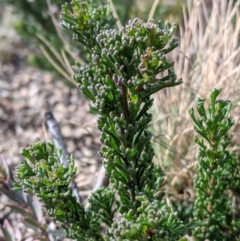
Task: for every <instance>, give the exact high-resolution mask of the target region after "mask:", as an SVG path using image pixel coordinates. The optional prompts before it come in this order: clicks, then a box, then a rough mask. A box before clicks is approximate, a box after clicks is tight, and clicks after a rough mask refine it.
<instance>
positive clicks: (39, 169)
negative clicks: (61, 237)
mask: <svg viewBox="0 0 240 241" xmlns="http://www.w3.org/2000/svg"><path fill="white" fill-rule="evenodd" d="M99 2H101V5H98V4H97V3H96V1H92V0H87V1H82V0H78V1H77V0H76V1H74V0H73V1H72V5H71V7H70V8H69V6H68V5H65V6H63V12H62V14H63V16H62V18H63V26H64V27H67V28H69V29H71V30H73V32H74V39H76V40H77V41H79V42H80V43H81V44H83V45H84V46H85V50H86V52H87V53H88V64H86V65H82V66H81V65H78V66H76V67H75V72H76V75H75V77H74V78H75V80H76V82H77V83H78V84H79V88H80V90H81V91H82V92H83V94H84V95H85V96H86V97H87V98H88V99H89V100H90V101H91V111H92V112H94V113H98V114H99V120H98V127H99V129H100V131H101V132H102V135H101V142H102V149H101V151H100V155H101V156H102V158H103V162H104V165H105V168H106V174H107V176H108V177H109V178H110V186H109V187H107V188H101V189H98V190H96V191H94V192H93V193H92V195H91V196H90V197H89V204H90V205H89V207H88V208H87V209H85V208H84V206H83V205H82V204H80V203H78V202H77V201H76V198H75V197H74V196H73V195H72V190H71V188H70V187H69V185H70V182H71V180H72V177H73V175H74V174H75V172H76V169H75V167H74V162H73V158H72V157H69V165H68V167H63V166H62V164H61V162H60V157H61V151H58V150H55V147H54V145H53V144H51V143H45V142H42V141H39V140H36V141H35V142H33V144H32V146H30V147H29V148H28V149H24V151H23V155H24V157H25V158H26V159H25V160H24V161H22V162H21V164H20V165H19V166H18V168H17V173H16V179H17V181H18V188H22V189H23V190H24V191H27V192H29V193H34V194H35V195H37V196H38V197H39V198H40V199H41V201H42V202H43V203H44V205H45V208H46V211H47V213H48V214H49V216H51V217H53V218H54V219H55V220H56V221H58V222H59V223H60V225H61V226H62V227H63V228H64V229H65V231H66V237H68V238H72V239H75V240H96V241H99V240H106V241H107V240H109V241H110V240H111V241H112V240H119V241H123V240H139V241H140V240H142V241H145V240H158V241H159V240H169V241H175V240H179V239H180V238H181V237H182V236H183V235H184V234H185V233H186V230H187V227H186V226H185V225H184V224H183V223H182V221H181V220H180V219H179V218H178V217H177V215H176V213H174V211H173V209H172V208H171V206H169V205H168V204H167V203H166V201H165V200H164V199H162V197H161V195H159V191H160V188H161V187H162V185H163V180H164V174H163V172H162V170H161V169H160V168H159V167H158V166H156V165H154V164H153V162H152V159H153V156H154V151H153V148H152V144H151V133H150V132H149V130H148V125H149V124H150V123H151V121H152V116H151V114H150V113H149V109H150V107H151V106H152V103H153V99H152V98H151V96H152V94H154V93H156V92H157V91H159V90H161V89H163V88H166V87H172V86H176V85H179V84H181V80H177V78H176V75H175V74H174V72H173V71H172V70H171V67H172V66H173V63H171V62H169V61H168V59H167V57H166V54H168V53H169V52H170V51H172V50H173V49H174V48H176V47H177V45H178V41H177V39H175V38H172V35H173V33H174V30H175V26H174V25H172V24H169V23H167V24H163V23H162V22H161V21H159V22H154V21H153V20H151V21H149V22H147V23H145V22H144V21H142V20H140V19H134V20H131V21H129V23H128V24H127V25H126V26H125V27H123V28H121V29H119V30H118V29H113V27H114V26H115V25H114V24H115V20H114V18H113V17H112V14H111V11H110V8H109V6H108V3H107V1H104V0H102V1H99Z"/></svg>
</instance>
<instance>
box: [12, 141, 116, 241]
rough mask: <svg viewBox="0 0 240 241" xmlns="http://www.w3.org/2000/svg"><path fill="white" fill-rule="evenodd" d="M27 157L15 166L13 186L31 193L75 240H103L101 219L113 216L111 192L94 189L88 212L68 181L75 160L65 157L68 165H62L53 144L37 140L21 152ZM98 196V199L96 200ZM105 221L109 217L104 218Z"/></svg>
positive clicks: (73, 170)
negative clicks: (15, 182) (14, 183)
mask: <svg viewBox="0 0 240 241" xmlns="http://www.w3.org/2000/svg"><path fill="white" fill-rule="evenodd" d="M22 154H23V156H24V157H25V158H26V159H25V160H23V161H22V162H21V163H20V165H19V166H18V167H17V174H16V179H17V181H18V183H19V184H18V185H16V187H15V189H18V188H19V189H23V190H24V191H25V192H28V193H34V194H35V195H36V196H37V197H39V198H40V200H41V201H42V202H43V203H44V205H45V209H46V212H47V214H48V215H49V216H50V217H52V218H54V220H56V221H58V222H59V223H60V224H61V226H62V227H63V228H64V229H65V231H66V236H67V237H69V238H73V239H76V240H103V238H102V235H101V229H100V221H101V222H103V223H104V221H105V220H104V219H103V218H100V217H101V215H102V216H103V217H104V215H106V214H107V215H108V216H105V219H106V218H108V217H110V216H112V215H113V214H112V213H111V212H112V211H111V209H112V204H113V192H112V191H111V190H103V189H100V190H97V191H96V192H95V193H94V194H93V195H92V197H91V199H90V204H91V205H90V207H89V210H88V211H85V210H84V207H83V206H82V205H81V204H79V203H78V202H77V200H76V197H75V196H73V195H72V189H71V187H70V183H71V180H72V177H73V175H74V174H75V172H76V168H75V166H74V160H73V158H72V157H69V158H68V162H69V166H68V167H63V166H62V164H61V161H60V157H61V151H60V150H55V148H54V145H53V144H52V143H45V142H42V141H39V140H36V141H34V142H33V143H32V145H31V146H30V147H29V148H28V149H24V150H23V152H22ZM99 199H101V202H99ZM96 204H97V205H96ZM106 220H107V222H106V224H108V222H109V220H108V219H106Z"/></svg>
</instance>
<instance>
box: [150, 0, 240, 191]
mask: <svg viewBox="0 0 240 241" xmlns="http://www.w3.org/2000/svg"><path fill="white" fill-rule="evenodd" d="M208 3H209V1H208ZM183 14H184V23H183V26H180V39H179V40H180V45H179V48H178V49H177V50H176V51H175V52H174V54H173V56H172V57H173V60H174V62H175V66H174V70H175V72H176V74H177V76H178V77H181V78H182V79H183V84H182V85H181V86H177V87H174V88H169V89H165V90H163V91H160V92H159V94H157V96H156V100H155V103H154V108H153V114H154V117H155V118H153V120H155V122H154V124H153V127H152V128H153V130H154V133H155V138H154V141H155V143H156V145H155V146H156V154H157V161H159V162H160V164H161V165H162V166H164V167H168V168H169V169H168V170H169V179H170V181H171V182H172V184H173V185H174V186H175V187H177V188H178V187H179V186H178V185H177V184H179V185H180V187H179V188H180V189H182V188H184V185H186V186H188V187H189V183H188V182H189V180H191V178H189V177H191V174H192V171H194V170H193V169H194V166H195V165H194V164H195V163H196V148H195V144H194V139H193V137H194V133H193V122H192V121H191V119H190V116H189V114H188V110H189V109H190V107H192V106H195V100H196V99H197V98H199V97H206V101H207V102H208V100H209V95H210V93H211V91H212V90H213V89H214V88H222V93H221V98H222V99H228V100H230V101H231V102H232V104H233V108H232V111H231V115H232V118H234V119H235V126H234V127H233V128H232V133H231V134H232V136H233V137H232V140H233V149H234V150H239V137H240V131H239V118H240V86H239V79H240V41H239V40H240V0H238V1H237V2H235V3H234V1H231V0H230V1H229V0H214V1H212V4H211V6H209V5H207V2H206V1H204V0H189V1H188V7H187V9H183ZM239 154H240V150H239ZM186 167H187V168H186ZM173 170H174V171H173Z"/></svg>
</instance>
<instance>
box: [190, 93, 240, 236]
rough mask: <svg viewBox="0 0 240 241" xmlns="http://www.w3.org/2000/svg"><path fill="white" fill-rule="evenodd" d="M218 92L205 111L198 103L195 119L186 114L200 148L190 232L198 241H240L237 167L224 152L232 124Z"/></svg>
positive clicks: (239, 173)
mask: <svg viewBox="0 0 240 241" xmlns="http://www.w3.org/2000/svg"><path fill="white" fill-rule="evenodd" d="M220 92H221V90H220V89H215V90H214V91H213V92H212V93H211V98H210V106H209V107H208V108H205V107H204V103H205V99H198V101H197V112H198V114H199V117H198V118H197V117H196V116H195V114H194V110H193V109H191V110H190V112H189V113H190V115H191V117H192V119H193V121H194V123H195V126H194V128H195V131H196V132H197V133H198V134H199V137H196V138H195V141H196V143H197V144H198V145H199V148H200V151H199V155H198V165H197V171H198V175H197V178H196V180H195V189H196V200H195V204H194V212H193V214H194V217H195V219H196V221H197V222H198V224H199V226H198V227H197V228H196V229H195V230H194V232H193V235H194V237H195V240H197V241H198V240H199V241H201V240H202V241H204V240H206V239H207V240H211V241H219V240H222V241H230V240H240V217H239V207H236V205H234V202H235V201H236V198H237V197H236V190H239V186H240V170H239V163H238V161H237V157H236V156H235V155H234V153H232V152H229V151H228V150H227V146H228V145H229V143H230V138H229V137H228V135H227V132H228V131H229V129H230V128H231V127H232V125H233V123H234V122H233V120H232V119H230V118H229V117H228V115H229V112H230V110H231V102H229V101H226V100H221V99H218V100H217V96H218V95H219V94H220ZM238 198H239V197H238ZM236 209H237V210H236Z"/></svg>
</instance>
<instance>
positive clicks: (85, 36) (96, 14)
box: [62, 0, 116, 48]
mask: <svg viewBox="0 0 240 241" xmlns="http://www.w3.org/2000/svg"><path fill="white" fill-rule="evenodd" d="M115 23H116V20H115V19H114V18H113V16H112V12H111V10H110V7H109V4H107V1H106V0H101V1H94V0H87V1H82V0H73V1H72V2H71V7H70V6H69V5H68V4H67V3H66V4H65V5H64V6H63V7H62V25H63V26H64V27H65V28H67V29H70V30H72V31H73V32H74V35H73V39H74V40H76V41H78V42H80V43H81V44H83V45H84V46H87V47H88V48H92V47H94V46H95V45H96V37H97V35H98V34H99V33H100V31H101V30H103V29H111V28H113V26H114V25H115Z"/></svg>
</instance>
